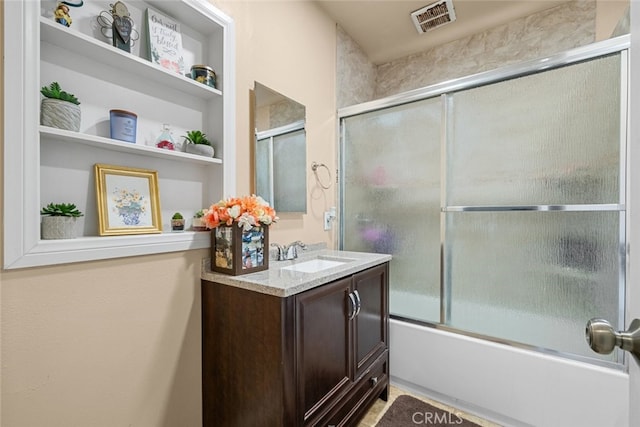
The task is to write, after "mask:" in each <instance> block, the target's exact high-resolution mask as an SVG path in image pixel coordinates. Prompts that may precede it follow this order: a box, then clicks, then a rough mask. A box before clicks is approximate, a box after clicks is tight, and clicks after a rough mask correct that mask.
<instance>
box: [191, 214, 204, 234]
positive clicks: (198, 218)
mask: <svg viewBox="0 0 640 427" xmlns="http://www.w3.org/2000/svg"><path fill="white" fill-rule="evenodd" d="M205 213H207V210H206V209H200V210H199V211H197V212H196V213H195V214H194V215H193V224H192V228H193V231H207V225H206V224H205V222H204V214H205Z"/></svg>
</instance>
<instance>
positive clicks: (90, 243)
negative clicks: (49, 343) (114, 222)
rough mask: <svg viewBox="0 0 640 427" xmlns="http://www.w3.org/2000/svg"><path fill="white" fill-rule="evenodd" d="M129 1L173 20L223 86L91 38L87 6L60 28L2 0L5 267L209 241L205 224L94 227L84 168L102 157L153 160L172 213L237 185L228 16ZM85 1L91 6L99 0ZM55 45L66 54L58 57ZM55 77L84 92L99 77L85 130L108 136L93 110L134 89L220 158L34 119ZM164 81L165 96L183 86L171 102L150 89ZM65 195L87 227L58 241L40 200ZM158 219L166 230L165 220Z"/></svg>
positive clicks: (33, 4)
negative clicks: (129, 230) (196, 133)
mask: <svg viewBox="0 0 640 427" xmlns="http://www.w3.org/2000/svg"><path fill="white" fill-rule="evenodd" d="M134 3H135V5H136V6H139V7H140V10H144V8H146V7H148V6H150V7H153V8H156V9H158V10H160V11H164V12H166V13H167V14H168V15H170V16H172V17H173V18H175V19H176V20H177V21H178V22H180V23H181V26H182V30H183V34H184V35H185V39H186V40H187V43H188V44H189V43H190V46H189V47H191V48H193V50H191V51H189V52H190V54H191V55H192V56H193V58H191V59H192V60H195V61H201V60H202V61H206V63H208V64H211V66H214V67H215V68H216V70H217V71H218V77H219V80H218V81H219V83H220V84H221V86H219V87H221V88H224V93H223V92H222V91H221V90H218V89H214V88H211V87H209V86H206V85H204V84H202V83H199V82H196V81H195V80H192V79H190V78H188V77H185V76H183V75H180V74H177V73H174V72H172V71H169V70H166V69H164V68H162V67H160V66H159V65H157V64H154V63H151V62H150V61H148V60H147V59H145V58H141V57H139V56H138V55H137V54H136V53H128V52H125V51H123V50H120V49H117V48H115V47H113V46H111V45H110V44H109V43H105V42H104V41H103V40H102V39H98V38H94V37H93V36H92V34H91V31H92V30H93V28H91V29H88V27H86V26H85V27H83V26H82V25H81V23H82V22H84V23H85V24H86V23H87V22H88V21H87V20H83V19H84V18H86V17H88V16H89V15H88V14H87V13H89V12H87V11H86V10H87V8H86V7H85V8H84V10H85V14H87V15H86V16H85V17H84V18H83V17H82V16H75V17H76V18H77V19H76V23H75V24H77V26H76V27H75V28H73V27H71V28H67V27H65V26H63V25H60V24H58V23H56V22H55V21H53V19H51V17H43V16H41V14H42V8H43V4H41V2H40V1H38V0H34V1H11V2H5V3H4V8H5V11H4V12H5V13H4V14H3V16H4V56H5V57H4V88H5V97H4V98H5V105H4V123H6V124H7V126H5V127H4V140H5V141H11V143H7V144H4V147H3V150H4V153H3V154H4V156H3V157H4V165H3V166H4V172H3V173H4V206H11V209H5V211H4V224H3V235H4V251H3V255H4V258H3V266H4V268H5V269H14V268H25V267H34V266H44V265H55V264H65V263H75V262H82V261H92V260H102V259H110V258H120V257H131V256H138V255H151V254H159V253H165V252H174V251H186V250H193V249H205V248H209V247H210V244H211V243H210V238H211V237H210V233H208V232H193V231H186V232H181V233H172V232H164V233H157V234H136V235H122V236H98V235H97V232H96V231H95V227H94V223H93V221H96V219H97V216H98V213H97V209H96V208H95V207H94V205H95V203H94V200H93V197H94V195H93V188H94V185H93V178H92V169H91V167H92V165H93V164H94V163H95V161H96V160H99V159H109V162H122V163H128V164H134V165H140V166H141V167H147V166H150V167H151V166H152V167H154V168H156V169H158V171H159V172H160V171H162V172H163V175H162V178H161V179H162V184H163V187H162V188H163V189H164V192H162V193H161V194H160V197H161V198H162V199H163V204H162V206H163V207H164V208H165V209H170V210H171V211H173V209H176V210H178V209H180V210H182V209H185V210H190V209H196V208H200V207H202V206H206V205H207V204H208V203H210V202H211V200H218V199H219V198H221V197H222V196H223V195H224V194H233V192H234V190H235V170H234V165H235V80H234V77H235V35H234V26H233V20H231V19H230V18H229V17H228V16H226V15H225V14H224V13H222V12H221V11H220V10H219V9H217V8H215V7H214V6H213V5H211V4H210V3H209V2H208V1H206V0H172V1H165V0H147V1H146V2H145V1H140V2H138V1H136V2H134ZM85 6H87V5H85ZM93 6H94V8H98V9H100V6H99V5H97V4H94V5H93ZM76 12H78V13H79V12H80V10H78V11H76ZM91 13H93V12H91ZM92 16H93V15H92ZM92 19H95V18H92ZM75 24H74V25H75ZM76 28H78V29H76ZM80 29H83V31H80ZM84 30H87V31H84ZM38 33H39V35H38ZM43 49H45V50H46V49H50V50H49V51H43ZM58 51H65V52H70V53H73V55H69V57H68V58H67V57H63V56H62V55H59V53H60V52H58ZM67 71H68V73H67ZM103 71H104V72H103ZM58 76H68V79H74V80H73V82H74V84H76V83H77V86H76V87H79V88H81V89H80V91H82V90H84V91H85V93H86V94H90V93H91V94H92V92H91V90H92V89H93V86H92V85H95V84H96V82H97V83H99V84H100V86H101V87H100V90H102V91H106V93H108V95H111V98H110V99H109V100H103V98H101V97H99V96H92V97H91V96H86V97H85V98H84V99H85V102H84V103H83V106H86V108H87V111H88V112H89V114H88V115H87V116H86V117H88V119H87V129H93V130H90V131H89V132H93V133H96V134H101V135H104V134H105V133H101V131H99V130H97V129H101V130H102V131H103V130H104V123H101V122H99V120H103V118H102V119H101V118H99V117H97V115H96V113H95V112H96V111H102V110H104V111H106V110H108V109H109V108H110V107H109V106H110V103H112V100H113V99H114V98H115V97H117V96H120V95H121V94H124V95H126V96H129V97H136V98H131V99H133V100H134V102H133V104H135V105H136V109H135V110H136V111H137V112H138V114H139V116H140V117H141V118H142V119H143V120H142V121H144V120H147V121H148V122H149V123H148V125H150V126H154V122H156V121H159V120H165V119H164V118H163V117H167V116H168V117H172V118H175V120H176V124H177V126H176V127H177V128H185V129H196V128H201V129H205V130H207V131H209V132H208V133H209V134H211V135H212V136H213V137H214V138H215V141H216V144H217V150H216V156H218V158H207V157H204V156H198V155H193V154H189V153H184V152H181V151H171V150H162V149H158V148H156V147H153V146H146V145H142V144H140V145H138V144H131V143H127V142H123V141H118V140H114V139H111V138H105V137H102V136H96V135H93V134H86V133H79V132H71V131H66V130H61V129H56V128H50V127H46V126H41V125H40V123H39V116H40V114H39V113H40V111H39V110H40V99H41V95H40V87H41V85H42V84H44V82H46V81H56V80H55V78H56V77H58ZM111 77H113V78H112V79H110V78H111ZM125 77H132V78H135V79H137V83H136V85H135V87H134V88H129V87H126V85H120V83H119V82H120V81H122V80H121V79H120V78H125ZM60 78H62V77H60ZM222 85H224V86H222ZM165 88H166V89H169V90H168V91H167V93H169V94H171V96H174V95H175V94H184V95H185V96H184V97H181V99H179V100H178V101H174V99H173V98H171V99H163V98H162V97H157V96H156V95H157V94H158V93H162V90H163V89H165ZM92 95H93V94H92ZM107 98H108V97H107ZM189 98H191V99H189ZM156 99H157V101H158V103H156V102H155V101H156ZM186 105H188V107H186ZM157 108H162V109H163V110H162V113H163V114H156V115H154V114H151V113H155V112H156V111H155V109H157ZM91 114H93V116H92V115H91ZM149 117H153V118H149ZM83 118H84V115H83ZM94 122H95V123H94ZM96 123H100V125H99V126H98V125H96ZM160 123H163V122H160ZM138 124H139V125H140V120H139V121H138ZM145 125H147V124H145ZM147 139H148V137H147ZM48 143H50V144H48ZM67 147H68V148H67ZM61 148H62V150H60V149H61ZM77 148H82V149H81V150H76V149H77ZM105 150H106V151H105ZM223 160H224V161H223ZM114 164H119V163H114ZM69 195H73V196H74V197H76V198H77V199H78V200H79V203H80V205H82V206H83V211H84V212H85V219H84V220H85V221H92V222H91V223H88V224H84V227H82V232H81V234H84V235H83V236H80V237H77V238H75V239H66V240H42V239H40V219H41V218H40V209H41V207H42V200H43V199H44V200H49V198H51V197H56V198H61V199H65V200H66V199H67V198H68V196H69ZM165 215H166V212H165ZM164 226H165V228H166V227H167V224H164Z"/></svg>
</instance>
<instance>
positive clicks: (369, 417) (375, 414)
mask: <svg viewBox="0 0 640 427" xmlns="http://www.w3.org/2000/svg"><path fill="white" fill-rule="evenodd" d="M401 394H408V395H410V396H413V397H415V398H418V399H420V400H423V401H425V402H427V403H429V404H431V405H433V406H436V407H438V408H441V409H444V410H446V411H449V412H451V413H454V414H456V415H460V416H462V417H463V418H466V419H468V420H469V421H473V422H474V423H476V424H478V425H479V426H482V427H500V426H499V425H498V424H494V423H492V422H489V421H486V420H483V419H481V418H478V417H476V416H474V415H471V414H466V413H464V412H462V411H459V410H457V409H455V408H451V407H450V406H447V405H444V404H442V403H440V402H436V401H434V400H430V399H427V398H426V397H422V396H418V395H415V394H413V393H410V392H408V391H405V390H402V389H399V388H398V387H395V386H391V387H390V389H389V400H388V401H387V402H385V401H384V400H382V399H378V400H376V402H375V403H374V404H373V406H372V407H371V409H369V412H367V414H366V415H365V416H364V418H363V419H362V420H361V421H360V424H358V427H374V426H375V425H376V423H377V422H378V421H379V420H380V418H382V415H383V414H384V411H385V410H386V409H387V408H388V407H389V406H391V403H393V401H394V400H395V398H396V397H398V396H399V395H401Z"/></svg>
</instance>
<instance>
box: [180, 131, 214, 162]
mask: <svg viewBox="0 0 640 427" xmlns="http://www.w3.org/2000/svg"><path fill="white" fill-rule="evenodd" d="M182 137H183V138H184V142H185V151H186V152H187V153H190V154H198V155H200V156H205V157H213V147H212V146H211V142H209V140H208V139H207V135H206V134H204V133H202V131H200V130H190V131H188V132H187V134H186V135H183V136H182Z"/></svg>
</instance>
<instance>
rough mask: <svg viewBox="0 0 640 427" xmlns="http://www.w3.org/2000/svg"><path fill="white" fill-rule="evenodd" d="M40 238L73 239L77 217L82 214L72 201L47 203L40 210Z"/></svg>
mask: <svg viewBox="0 0 640 427" xmlns="http://www.w3.org/2000/svg"><path fill="white" fill-rule="evenodd" d="M40 215H42V229H41V235H42V239H44V240H49V239H74V238H75V237H76V224H77V222H78V218H79V217H81V216H84V214H83V213H82V212H80V211H79V210H78V208H77V207H76V205H74V204H73V203H49V204H48V205H47V206H45V207H43V208H42V210H41V211H40Z"/></svg>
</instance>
